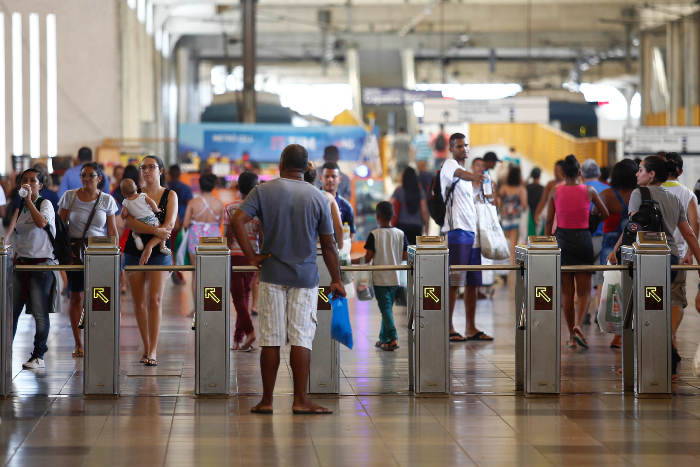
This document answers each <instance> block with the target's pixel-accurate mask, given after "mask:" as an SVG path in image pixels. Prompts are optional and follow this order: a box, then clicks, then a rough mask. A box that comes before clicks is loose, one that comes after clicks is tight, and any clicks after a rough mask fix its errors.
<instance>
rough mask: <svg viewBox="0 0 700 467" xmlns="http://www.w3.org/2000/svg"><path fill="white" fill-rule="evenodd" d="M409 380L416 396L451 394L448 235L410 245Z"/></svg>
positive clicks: (424, 239)
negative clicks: (446, 238) (446, 241)
mask: <svg viewBox="0 0 700 467" xmlns="http://www.w3.org/2000/svg"><path fill="white" fill-rule="evenodd" d="M408 265H409V266H413V269H411V270H410V271H409V274H408V291H407V292H408V293H407V294H406V295H407V299H408V300H407V305H408V379H409V389H410V390H413V393H414V394H415V395H416V396H425V395H445V394H449V393H450V352H449V344H450V341H449V336H448V335H449V330H450V315H449V313H450V309H449V284H450V283H449V279H448V271H449V261H448V250H447V244H446V243H445V237H418V238H417V239H416V245H411V246H409V247H408Z"/></svg>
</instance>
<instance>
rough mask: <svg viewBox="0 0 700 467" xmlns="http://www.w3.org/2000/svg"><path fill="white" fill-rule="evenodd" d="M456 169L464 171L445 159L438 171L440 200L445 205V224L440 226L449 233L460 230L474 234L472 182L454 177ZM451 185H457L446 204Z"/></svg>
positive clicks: (459, 166) (474, 219)
mask: <svg viewBox="0 0 700 467" xmlns="http://www.w3.org/2000/svg"><path fill="white" fill-rule="evenodd" d="M457 169H462V170H464V167H462V166H461V165H459V163H458V162H457V161H456V160H454V159H447V160H446V161H445V163H444V164H443V165H442V170H440V187H441V188H442V199H444V200H445V203H447V212H446V213H445V224H444V225H443V226H442V231H443V232H449V231H450V230H457V229H461V230H465V231H467V232H476V207H475V206H474V196H473V189H472V182H468V181H466V180H462V179H460V178H459V177H455V175H454V174H455V172H456V171H457ZM458 180H459V182H457V181H458ZM453 183H457V185H456V186H455V189H454V191H453V192H452V197H451V199H450V201H449V202H448V201H447V193H448V191H449V189H450V187H451V186H452V184H453Z"/></svg>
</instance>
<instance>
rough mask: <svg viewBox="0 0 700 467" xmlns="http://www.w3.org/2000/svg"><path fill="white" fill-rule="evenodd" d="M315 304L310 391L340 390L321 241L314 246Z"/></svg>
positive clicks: (320, 392) (329, 276)
mask: <svg viewBox="0 0 700 467" xmlns="http://www.w3.org/2000/svg"><path fill="white" fill-rule="evenodd" d="M316 265H317V266H318V274H319V281H318V307H317V310H316V334H315V335H314V340H313V343H312V344H311V346H312V347H313V349H312V350H311V367H310V369H309V386H308V392H309V394H338V393H340V369H339V368H338V366H339V363H338V362H339V360H338V353H339V346H338V341H336V340H333V339H331V322H332V321H333V311H332V309H331V287H330V286H331V274H330V273H329V272H328V268H327V267H326V263H325V262H324V261H323V254H322V253H321V247H320V245H319V246H318V247H317V255H316Z"/></svg>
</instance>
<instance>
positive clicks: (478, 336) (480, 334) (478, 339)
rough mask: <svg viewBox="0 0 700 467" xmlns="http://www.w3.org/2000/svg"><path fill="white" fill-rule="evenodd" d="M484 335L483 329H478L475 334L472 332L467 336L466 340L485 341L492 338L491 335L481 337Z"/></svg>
mask: <svg viewBox="0 0 700 467" xmlns="http://www.w3.org/2000/svg"><path fill="white" fill-rule="evenodd" d="M485 335H486V334H485V333H484V332H483V331H479V332H477V333H476V334H474V335H473V336H469V337H467V340H468V341H486V342H488V341H492V340H493V337H486V338H485V339H482V338H481V336H485Z"/></svg>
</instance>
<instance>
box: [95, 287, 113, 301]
mask: <svg viewBox="0 0 700 467" xmlns="http://www.w3.org/2000/svg"><path fill="white" fill-rule="evenodd" d="M104 292H105V289H104V288H99V289H98V288H97V287H95V288H94V289H92V298H99V299H100V300H102V301H103V302H104V303H109V298H107V297H105V293H104Z"/></svg>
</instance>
